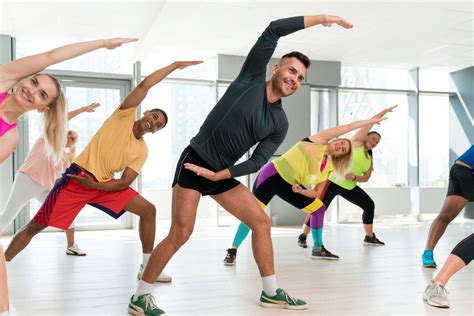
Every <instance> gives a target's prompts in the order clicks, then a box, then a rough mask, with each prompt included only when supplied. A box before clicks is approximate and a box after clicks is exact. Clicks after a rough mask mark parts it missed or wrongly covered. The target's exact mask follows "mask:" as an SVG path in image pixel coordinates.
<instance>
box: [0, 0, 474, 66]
mask: <svg viewBox="0 0 474 316" xmlns="http://www.w3.org/2000/svg"><path fill="white" fill-rule="evenodd" d="M0 1H1V2H0V16H1V19H0V33H3V34H11V35H13V36H15V37H17V38H19V39H20V38H21V39H22V40H23V41H25V40H30V41H32V42H35V43H41V45H40V44H38V45H39V46H45V47H48V48H51V47H54V46H49V45H53V44H52V43H54V44H55V45H56V43H57V42H65V43H67V42H70V41H77V40H85V39H93V38H106V37H115V36H133V37H139V38H140V42H139V43H137V44H135V51H134V54H135V57H136V58H137V59H141V60H143V59H146V58H150V57H152V56H153V54H156V53H158V52H163V51H168V52H173V51H176V52H179V55H180V56H183V55H186V54H187V53H189V54H191V55H192V56H193V58H194V57H195V56H196V54H197V55H199V54H203V55H206V56H203V57H209V56H212V55H215V54H218V53H223V54H237V55H246V54H247V52H248V50H249V49H250V47H251V46H252V44H253V43H254V42H255V40H256V38H257V37H258V36H259V35H260V33H261V32H262V31H263V29H264V28H265V27H266V25H267V24H268V23H269V22H270V21H271V20H273V19H277V18H281V17H287V16H293V15H311V14H319V13H328V14H335V15H340V16H343V17H345V18H346V19H348V20H349V21H351V22H352V23H353V24H354V28H353V29H351V30H345V29H341V28H339V27H337V26H333V27H331V28H322V27H320V26H319V27H314V28H311V29H307V30H304V31H300V32H298V33H296V34H292V35H289V36H287V37H285V38H283V39H281V40H280V42H279V47H278V48H277V51H276V53H275V56H280V55H282V54H283V53H285V52H288V51H290V50H299V51H301V52H303V53H306V54H307V55H308V56H309V57H310V58H311V59H320V60H337V61H341V62H343V63H345V64H350V65H367V66H384V67H393V68H404V69H407V68H413V67H427V68H448V69H450V70H456V69H460V68H465V67H468V66H472V65H474V34H473V33H474V32H473V29H474V16H473V2H472V1H449V2H448V1H427V0H418V1H396V2H395V1H380V0H367V1H354V0H353V1H345V2H342V1H335V0H333V1H331V2H328V1H264V0H253V1H249V0H246V1H242V0H241V1H225V0H224V1H177V0H174V1H100V2H99V1H74V2H66V1H24V0H23V1H11V0H0Z"/></svg>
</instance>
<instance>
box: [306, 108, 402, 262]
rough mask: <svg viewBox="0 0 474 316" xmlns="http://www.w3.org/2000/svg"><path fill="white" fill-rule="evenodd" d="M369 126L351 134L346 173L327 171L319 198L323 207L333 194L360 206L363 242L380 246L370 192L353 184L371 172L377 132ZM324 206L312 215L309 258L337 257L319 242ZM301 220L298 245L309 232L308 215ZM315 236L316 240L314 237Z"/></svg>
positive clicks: (379, 115) (381, 113)
mask: <svg viewBox="0 0 474 316" xmlns="http://www.w3.org/2000/svg"><path fill="white" fill-rule="evenodd" d="M395 107H396V105H395V106H393V107H390V108H387V109H385V110H383V111H382V112H380V113H378V114H376V115H375V116H374V117H373V118H381V117H383V116H384V115H385V114H387V113H388V112H392V110H393V109H394V108H395ZM371 128H372V125H367V126H364V127H362V128H361V129H359V130H358V131H357V133H356V134H355V135H354V136H353V137H352V139H351V142H352V152H353V154H352V166H351V170H350V172H348V173H346V174H345V175H344V177H343V178H338V177H337V176H336V175H334V174H331V175H330V176H329V181H327V183H326V185H325V187H324V189H323V194H321V198H322V201H323V203H324V205H325V206H326V208H327V207H329V205H330V204H331V202H332V200H333V199H334V198H335V197H336V196H337V195H341V196H342V197H344V198H345V199H346V200H348V201H350V202H352V203H354V204H356V205H357V206H359V207H360V208H362V209H363V210H364V213H363V215H362V222H363V223H364V230H365V239H364V244H366V245H375V246H383V245H385V244H384V243H383V242H381V241H380V240H379V239H378V238H377V237H376V236H375V234H374V232H373V220H374V209H375V204H374V201H372V199H371V198H370V196H369V195H367V193H366V192H365V191H364V190H363V189H361V188H360V187H359V186H358V185H357V183H358V182H367V181H368V180H369V178H370V176H371V175H372V163H373V162H372V149H373V148H375V147H376V146H377V144H378V143H379V141H380V137H381V136H380V134H379V133H378V132H375V131H370V129H371ZM369 131H370V132H369ZM326 208H324V210H323V211H322V212H317V214H316V215H317V216H316V218H315V221H316V223H315V225H311V230H313V226H315V227H316V232H315V234H313V233H312V234H311V235H312V236H313V244H314V247H313V252H312V255H311V257H312V258H313V259H329V260H337V259H339V257H338V256H336V255H334V254H332V253H331V252H330V251H328V250H327V249H326V248H325V247H324V245H323V238H322V235H323V234H322V232H323V224H324V213H325V211H326ZM305 223H306V226H305V229H304V232H303V233H302V234H301V235H300V236H299V237H298V245H299V246H300V247H303V248H306V247H307V246H306V236H307V235H308V234H309V230H310V228H309V225H310V219H309V217H307V218H306V221H305ZM315 238H316V240H314V239H315Z"/></svg>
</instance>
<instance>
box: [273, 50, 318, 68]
mask: <svg viewBox="0 0 474 316" xmlns="http://www.w3.org/2000/svg"><path fill="white" fill-rule="evenodd" d="M291 57H295V58H297V59H298V60H299V61H301V63H302V64H303V65H304V66H305V67H306V69H308V68H309V66H311V60H309V58H308V56H306V55H305V54H303V53H300V52H296V51H294V52H291V53H288V54H285V55H283V56H281V58H280V60H283V59H285V58H291Z"/></svg>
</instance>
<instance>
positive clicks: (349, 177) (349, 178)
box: [344, 172, 355, 181]
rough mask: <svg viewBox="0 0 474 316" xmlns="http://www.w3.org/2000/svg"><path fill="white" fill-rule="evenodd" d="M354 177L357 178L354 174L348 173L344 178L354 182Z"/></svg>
mask: <svg viewBox="0 0 474 316" xmlns="http://www.w3.org/2000/svg"><path fill="white" fill-rule="evenodd" d="M354 177H355V174H353V173H352V172H349V173H346V175H345V176H344V178H346V179H347V180H352V181H354Z"/></svg>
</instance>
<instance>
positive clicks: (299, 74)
mask: <svg viewBox="0 0 474 316" xmlns="http://www.w3.org/2000/svg"><path fill="white" fill-rule="evenodd" d="M272 73H273V77H272V79H271V81H272V87H273V89H274V91H275V92H277V93H278V94H281V96H282V97H287V96H290V95H292V94H293V93H295V92H296V91H297V90H298V89H299V87H300V86H301V83H302V82H303V81H304V77H305V75H306V67H305V65H304V64H303V63H302V62H301V61H300V60H299V59H298V58H296V57H289V58H283V59H282V60H280V62H279V63H278V64H276V65H275V66H273V68H272Z"/></svg>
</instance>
